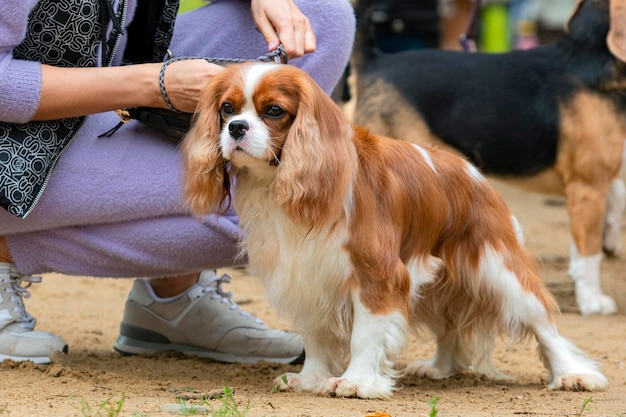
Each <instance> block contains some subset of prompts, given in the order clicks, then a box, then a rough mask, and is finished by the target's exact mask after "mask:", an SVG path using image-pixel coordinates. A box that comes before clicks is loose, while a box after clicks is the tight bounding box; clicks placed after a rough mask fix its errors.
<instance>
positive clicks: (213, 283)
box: [201, 274, 264, 324]
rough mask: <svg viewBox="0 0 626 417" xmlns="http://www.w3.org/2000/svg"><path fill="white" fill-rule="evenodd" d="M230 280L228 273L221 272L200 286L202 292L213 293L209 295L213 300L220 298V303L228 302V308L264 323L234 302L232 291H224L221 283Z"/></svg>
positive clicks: (226, 282)
mask: <svg viewBox="0 0 626 417" xmlns="http://www.w3.org/2000/svg"><path fill="white" fill-rule="evenodd" d="M231 281H232V278H231V276H230V275H228V274H223V275H222V276H220V277H218V276H217V275H215V276H214V277H213V278H210V279H209V280H206V281H205V282H203V283H201V284H202V286H203V287H204V288H203V290H202V292H203V293H213V294H212V295H211V298H212V299H213V300H220V302H221V303H223V304H228V305H229V306H228V308H230V309H231V310H238V311H239V314H240V315H242V316H244V317H247V318H249V319H252V320H255V321H256V322H257V323H258V324H264V323H263V320H261V319H259V318H257V317H255V316H253V315H252V314H250V313H248V312H246V311H244V310H242V309H241V308H240V307H239V306H238V305H237V303H235V301H234V300H233V293H232V292H230V291H224V288H223V287H222V285H223V284H230V282H231Z"/></svg>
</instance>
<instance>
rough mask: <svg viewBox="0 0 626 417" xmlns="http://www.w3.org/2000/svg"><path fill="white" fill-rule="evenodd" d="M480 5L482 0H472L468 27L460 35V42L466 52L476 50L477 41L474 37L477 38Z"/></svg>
mask: <svg viewBox="0 0 626 417" xmlns="http://www.w3.org/2000/svg"><path fill="white" fill-rule="evenodd" d="M480 7H481V1H480V0H472V12H471V14H470V18H469V21H468V22H467V28H466V29H465V32H463V33H461V36H460V37H459V43H460V44H461V48H463V51H465V52H476V42H475V41H474V39H476V23H477V21H478V12H479V10H480Z"/></svg>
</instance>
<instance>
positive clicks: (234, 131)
mask: <svg viewBox="0 0 626 417" xmlns="http://www.w3.org/2000/svg"><path fill="white" fill-rule="evenodd" d="M249 129H250V126H249V125H248V122H246V121H245V120H233V121H232V122H230V123H229V125H228V131H229V132H230V136H231V137H232V138H233V139H235V140H240V139H241V138H242V137H243V135H245V134H246V132H247V131H248V130H249Z"/></svg>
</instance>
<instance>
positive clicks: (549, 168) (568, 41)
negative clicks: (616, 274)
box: [352, 0, 626, 314]
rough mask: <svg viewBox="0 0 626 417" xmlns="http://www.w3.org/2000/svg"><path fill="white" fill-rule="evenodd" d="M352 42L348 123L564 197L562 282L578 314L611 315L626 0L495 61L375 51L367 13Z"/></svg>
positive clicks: (617, 246)
mask: <svg viewBox="0 0 626 417" xmlns="http://www.w3.org/2000/svg"><path fill="white" fill-rule="evenodd" d="M364 4H365V2H364V1H363V0H362V1H360V2H359V6H357V8H358V9H357V16H358V19H359V31H358V32H359V33H358V34H357V43H356V45H355V51H354V55H353V61H352V70H353V72H354V73H355V75H356V80H357V82H356V84H357V93H356V97H357V99H356V109H355V114H354V118H353V121H354V122H355V123H357V124H359V125H362V126H365V127H367V128H368V129H370V130H372V131H373V132H374V133H376V134H380V135H384V136H389V137H393V138H399V139H405V140H409V141H412V142H414V143H417V144H434V145H436V146H438V147H442V148H445V149H447V150H453V151H455V152H457V153H460V154H462V155H464V156H465V157H467V158H468V159H469V160H471V161H472V162H473V163H474V164H476V165H477V166H478V167H479V168H480V169H481V170H482V171H483V172H484V173H486V174H489V175H493V176H496V177H500V178H502V179H505V180H507V181H508V182H513V183H516V184H517V185H522V186H524V187H525V188H528V189H530V190H534V191H539V192H547V193H558V194H563V195H565V197H566V201H567V210H568V213H569V218H570V225H571V233H572V244H571V245H570V265H569V270H568V272H569V274H570V276H571V277H572V279H573V280H574V282H575V285H576V301H577V304H578V307H579V310H580V312H581V313H582V314H610V313H614V312H615V311H616V310H617V308H616V304H615V301H614V300H613V299H612V298H611V297H610V296H608V295H606V294H604V293H603V292H602V289H601V282H600V267H601V262H602V257H603V251H604V252H605V253H607V254H609V255H614V254H617V253H618V252H620V251H621V248H622V242H621V235H620V233H621V219H622V214H623V210H624V205H625V198H626V197H625V195H626V191H625V188H624V184H623V181H622V180H621V179H619V178H618V173H619V170H620V167H621V163H622V154H623V149H624V139H625V138H626V125H625V123H624V121H625V119H624V116H625V115H626V89H625V88H626V76H625V75H624V74H625V70H626V64H625V62H626V0H610V1H609V0H581V1H579V3H578V4H577V6H576V8H575V10H574V12H573V14H572V16H571V17H570V19H569V21H568V25H567V26H568V27H567V29H568V30H567V31H566V33H565V34H564V35H563V36H562V37H561V38H560V39H559V40H557V41H556V42H554V43H551V44H547V45H543V46H540V47H537V48H534V49H531V50H527V51H513V52H509V53H503V54H486V53H464V52H452V51H442V50H412V51H405V52H399V53H394V54H388V53H380V52H378V51H376V48H375V45H374V44H372V41H371V38H370V39H368V35H367V30H368V28H367V8H366V7H364Z"/></svg>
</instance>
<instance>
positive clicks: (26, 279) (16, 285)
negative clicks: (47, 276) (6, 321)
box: [5, 270, 41, 330]
mask: <svg viewBox="0 0 626 417" xmlns="http://www.w3.org/2000/svg"><path fill="white" fill-rule="evenodd" d="M10 282H11V285H10V286H9V287H7V288H6V289H5V291H6V292H8V293H9V294H11V295H10V299H11V301H13V302H14V303H15V304H14V306H13V311H14V312H16V313H18V314H19V317H17V318H16V319H15V321H16V322H18V323H20V327H21V328H23V329H31V330H33V329H34V328H35V322H36V320H35V318H34V317H33V316H31V315H30V313H28V312H27V311H26V307H25V306H24V302H23V301H22V300H23V299H24V298H30V291H28V288H29V287H30V286H31V285H32V284H36V283H40V282H41V277H39V276H31V275H22V274H20V273H18V272H16V271H14V270H12V271H11V280H10Z"/></svg>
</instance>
